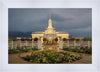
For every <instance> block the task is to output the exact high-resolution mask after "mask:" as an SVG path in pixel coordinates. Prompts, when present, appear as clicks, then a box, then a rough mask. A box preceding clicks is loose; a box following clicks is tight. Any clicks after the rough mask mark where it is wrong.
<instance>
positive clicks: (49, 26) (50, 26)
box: [48, 13, 53, 28]
mask: <svg viewBox="0 0 100 72" xmlns="http://www.w3.org/2000/svg"><path fill="white" fill-rule="evenodd" d="M48 28H53V27H52V20H51V13H49V21H48Z"/></svg>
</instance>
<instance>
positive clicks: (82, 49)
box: [63, 47, 92, 54]
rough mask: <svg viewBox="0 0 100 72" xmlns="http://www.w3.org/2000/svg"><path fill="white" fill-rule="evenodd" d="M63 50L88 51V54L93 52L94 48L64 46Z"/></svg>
mask: <svg viewBox="0 0 100 72" xmlns="http://www.w3.org/2000/svg"><path fill="white" fill-rule="evenodd" d="M63 50H66V51H71V52H77V53H86V54H92V49H91V48H90V49H88V48H83V47H81V48H66V47H64V48H63Z"/></svg>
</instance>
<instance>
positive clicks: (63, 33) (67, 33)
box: [56, 32, 69, 34]
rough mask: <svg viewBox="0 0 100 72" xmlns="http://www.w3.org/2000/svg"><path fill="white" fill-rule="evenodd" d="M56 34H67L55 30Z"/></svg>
mask: <svg viewBox="0 0 100 72" xmlns="http://www.w3.org/2000/svg"><path fill="white" fill-rule="evenodd" d="M56 34H69V33H68V32H56Z"/></svg>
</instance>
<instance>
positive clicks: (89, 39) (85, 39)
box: [83, 37, 92, 41]
mask: <svg viewBox="0 0 100 72" xmlns="http://www.w3.org/2000/svg"><path fill="white" fill-rule="evenodd" d="M91 40H92V38H89V37H88V38H84V39H83V41H91Z"/></svg>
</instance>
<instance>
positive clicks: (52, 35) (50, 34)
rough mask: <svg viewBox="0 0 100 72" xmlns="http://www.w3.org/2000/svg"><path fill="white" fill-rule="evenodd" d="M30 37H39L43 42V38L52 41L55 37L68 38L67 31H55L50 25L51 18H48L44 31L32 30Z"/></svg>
mask: <svg viewBox="0 0 100 72" xmlns="http://www.w3.org/2000/svg"><path fill="white" fill-rule="evenodd" d="M32 38H33V39H34V38H38V39H40V38H41V41H42V42H43V38H46V39H47V40H49V41H52V40H53V39H55V38H58V40H59V38H62V39H63V38H66V39H68V38H69V33H67V32H56V30H55V28H53V27H52V20H51V18H49V20H48V27H47V28H46V29H45V31H44V32H33V33H32Z"/></svg>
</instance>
